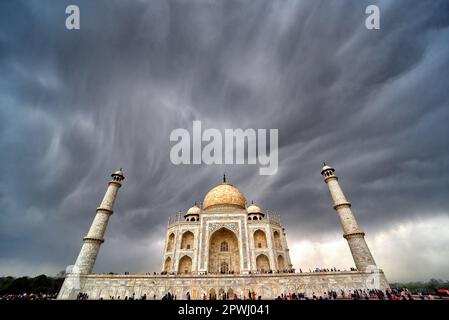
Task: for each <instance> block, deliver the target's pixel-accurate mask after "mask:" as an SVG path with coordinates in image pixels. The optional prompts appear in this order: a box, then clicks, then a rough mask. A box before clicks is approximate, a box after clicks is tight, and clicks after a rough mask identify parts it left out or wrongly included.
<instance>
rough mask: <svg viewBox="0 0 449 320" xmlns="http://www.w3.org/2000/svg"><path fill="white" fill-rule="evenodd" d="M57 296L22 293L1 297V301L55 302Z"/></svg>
mask: <svg viewBox="0 0 449 320" xmlns="http://www.w3.org/2000/svg"><path fill="white" fill-rule="evenodd" d="M56 296H57V294H56V293H55V294H44V293H37V294H35V293H21V294H4V295H0V300H54V299H56Z"/></svg>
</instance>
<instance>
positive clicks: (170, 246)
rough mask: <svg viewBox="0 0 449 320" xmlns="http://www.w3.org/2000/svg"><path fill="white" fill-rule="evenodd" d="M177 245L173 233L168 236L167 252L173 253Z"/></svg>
mask: <svg viewBox="0 0 449 320" xmlns="http://www.w3.org/2000/svg"><path fill="white" fill-rule="evenodd" d="M174 244H175V235H174V234H173V233H172V234H170V235H169V236H168V242H167V251H172V250H173V247H174Z"/></svg>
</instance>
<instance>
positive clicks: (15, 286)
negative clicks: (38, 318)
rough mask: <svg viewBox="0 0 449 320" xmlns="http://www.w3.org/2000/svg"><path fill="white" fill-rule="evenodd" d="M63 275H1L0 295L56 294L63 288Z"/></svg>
mask: <svg viewBox="0 0 449 320" xmlns="http://www.w3.org/2000/svg"><path fill="white" fill-rule="evenodd" d="M63 281H64V278H62V277H47V276H46V275H44V274H41V275H39V276H37V277H34V278H30V277H19V278H14V277H0V295H5V294H22V293H35V294H39V293H42V294H55V293H58V292H59V289H61V286H62V282H63Z"/></svg>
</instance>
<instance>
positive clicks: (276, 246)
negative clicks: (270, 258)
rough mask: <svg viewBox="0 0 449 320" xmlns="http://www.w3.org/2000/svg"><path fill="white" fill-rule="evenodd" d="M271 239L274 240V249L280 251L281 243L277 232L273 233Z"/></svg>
mask: <svg viewBox="0 0 449 320" xmlns="http://www.w3.org/2000/svg"><path fill="white" fill-rule="evenodd" d="M273 238H274V246H275V248H276V249H282V242H281V235H280V234H279V232H278V231H275V232H274V233H273Z"/></svg>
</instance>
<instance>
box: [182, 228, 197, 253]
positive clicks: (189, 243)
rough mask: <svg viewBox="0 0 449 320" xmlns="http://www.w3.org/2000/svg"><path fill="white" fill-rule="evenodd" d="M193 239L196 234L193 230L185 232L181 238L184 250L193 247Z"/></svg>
mask: <svg viewBox="0 0 449 320" xmlns="http://www.w3.org/2000/svg"><path fill="white" fill-rule="evenodd" d="M193 240H194V236H193V233H192V232H190V231H186V232H184V234H183V235H182V238H181V249H183V250H190V249H193Z"/></svg>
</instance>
